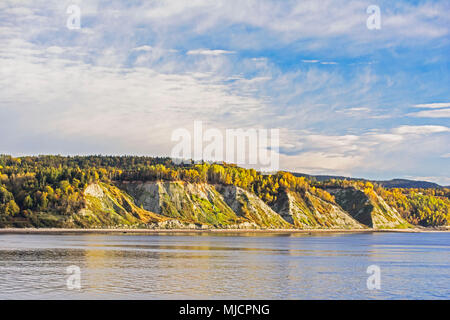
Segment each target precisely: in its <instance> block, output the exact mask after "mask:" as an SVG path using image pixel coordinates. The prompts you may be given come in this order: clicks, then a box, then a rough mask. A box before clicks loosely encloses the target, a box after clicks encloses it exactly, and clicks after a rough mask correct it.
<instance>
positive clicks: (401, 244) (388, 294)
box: [0, 233, 450, 299]
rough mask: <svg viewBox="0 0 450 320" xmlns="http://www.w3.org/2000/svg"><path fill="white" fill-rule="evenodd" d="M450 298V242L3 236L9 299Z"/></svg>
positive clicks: (0, 263) (426, 237) (0, 247)
mask: <svg viewBox="0 0 450 320" xmlns="http://www.w3.org/2000/svg"><path fill="white" fill-rule="evenodd" d="M373 265H375V267H371V268H375V269H377V268H379V271H380V272H379V274H378V273H377V272H376V271H375V273H370V274H369V273H367V269H368V267H369V266H373ZM71 266H72V267H71ZM68 267H69V269H68ZM70 267H71V268H70ZM78 270H79V273H78ZM371 270H373V269H371ZM378 275H379V277H378ZM368 277H372V278H371V279H372V281H371V282H370V283H372V284H377V283H379V289H376V288H375V289H372V290H369V289H368V287H367V279H368ZM378 279H379V282H377V281H378ZM78 280H79V281H78ZM78 283H79V284H80V289H77V284H78ZM449 298H450V233H333V234H330V233H325V234H323V233H322V234H289V233H277V234H261V233H258V234H255V233H245V234H242V233H240V234H179V235H174V234H167V233H166V234H164V233H161V234H152V235H137V234H135V235H133V234H129V233H128V234H123V235H122V234H120V235H117V234H116V235H114V234H63V235H51V234H26V235H22V234H0V299H449Z"/></svg>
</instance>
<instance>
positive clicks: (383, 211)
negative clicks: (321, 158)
mask: <svg viewBox="0 0 450 320" xmlns="http://www.w3.org/2000/svg"><path fill="white" fill-rule="evenodd" d="M327 191H328V192H329V193H331V194H333V195H334V196H335V199H336V202H337V203H338V204H339V205H340V206H341V207H342V208H343V209H344V210H345V211H347V212H348V213H349V214H350V215H351V216H352V217H353V218H354V219H355V220H357V221H359V222H360V223H362V224H364V225H366V226H368V227H370V228H376V229H391V228H402V227H409V226H410V225H409V224H408V223H407V222H406V221H405V220H404V219H402V218H401V217H400V214H399V213H398V212H397V211H396V210H395V209H393V208H391V207H390V206H389V205H388V204H387V203H386V202H385V201H384V200H383V199H382V198H381V197H380V196H379V195H377V194H376V193H375V192H373V191H371V192H370V193H369V194H366V193H365V192H364V191H361V190H358V189H355V188H332V189H327Z"/></svg>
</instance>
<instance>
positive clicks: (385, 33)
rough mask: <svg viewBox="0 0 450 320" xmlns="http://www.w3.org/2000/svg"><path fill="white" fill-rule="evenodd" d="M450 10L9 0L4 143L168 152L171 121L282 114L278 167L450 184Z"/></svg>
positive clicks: (13, 148) (18, 151)
mask: <svg viewBox="0 0 450 320" xmlns="http://www.w3.org/2000/svg"><path fill="white" fill-rule="evenodd" d="M71 5H76V6H77V7H78V8H79V9H80V28H79V29H73V28H68V27H67V25H68V20H69V24H70V25H71V26H73V25H74V24H73V21H75V20H73V19H72V17H71V14H72V13H73V11H70V10H69V12H68V8H69V7H70V6H71ZM370 5H376V6H378V7H379V8H380V28H379V29H369V28H368V27H367V19H368V18H369V17H370V16H371V13H370V12H369V13H368V12H367V8H368V7H369V6H370ZM449 13H450V2H449V1H447V0H442V1H375V0H371V1H351V0H350V1H340V0H334V1H330V0H324V1H314V0H312V1H300V0H297V1H290V0H287V1H276V0H273V1H272V0H258V1H254V0H223V1H222V0H214V1H206V0H190V1H181V0H180V1H175V0H172V1H162V0H159V1H151V0H150V1H98V0H79V1H77V0H70V1H65V0H56V1H53V0H45V1H41V0H34V1H27V0H14V1H9V0H6V1H5V0H2V1H1V2H0V44H1V46H0V121H1V125H0V137H1V139H0V153H3V154H12V155H15V156H20V155H34V154H62V155H75V154H81V155H87V154H114V155H122V154H135V155H150V156H168V155H170V153H171V149H172V148H173V146H174V143H173V141H171V134H172V132H173V131H174V130H175V129H177V128H187V129H191V128H192V127H193V123H194V121H202V122H203V124H204V125H205V126H207V127H208V128H218V129H220V130H225V129H227V128H244V129H248V128H257V129H272V128H276V129H279V130H280V148H279V157H280V168H281V169H282V170H290V171H296V172H303V173H309V174H333V175H346V176H352V177H361V178H369V179H391V178H409V179H420V180H428V181H433V182H437V183H440V184H442V185H450V143H449V142H450V120H449V118H450V92H449V88H450V78H449V75H448V72H449V59H450V58H449V52H450V15H449Z"/></svg>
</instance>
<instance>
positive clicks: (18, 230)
mask: <svg viewBox="0 0 450 320" xmlns="http://www.w3.org/2000/svg"><path fill="white" fill-rule="evenodd" d="M370 232H407V233H411V232H450V229H448V228H447V229H428V228H413V229H63V228H5V229H0V234H80V233H101V234H112V233H115V234H117V233H120V234H123V233H135V234H136V233H137V234H157V233H166V234H167V233H169V234H179V233H209V234H214V233H306V234H309V233H370Z"/></svg>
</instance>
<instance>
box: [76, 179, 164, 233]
mask: <svg viewBox="0 0 450 320" xmlns="http://www.w3.org/2000/svg"><path fill="white" fill-rule="evenodd" d="M84 196H85V199H86V206H85V208H84V209H82V210H81V211H80V212H78V213H77V214H75V215H73V216H72V220H73V223H74V224H75V225H77V226H80V227H86V228H87V227H89V228H91V227H117V226H122V227H130V226H144V225H147V224H150V223H158V222H163V221H166V220H168V219H167V218H166V217H163V216H161V215H158V214H155V213H153V212H149V211H147V210H144V209H142V208H139V207H138V206H136V205H135V203H134V199H133V198H131V197H130V196H129V195H128V194H126V193H124V192H123V191H122V190H120V189H118V188H117V187H115V186H111V185H107V184H104V183H96V184H91V185H89V186H88V187H87V188H86V189H85V191H84Z"/></svg>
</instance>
